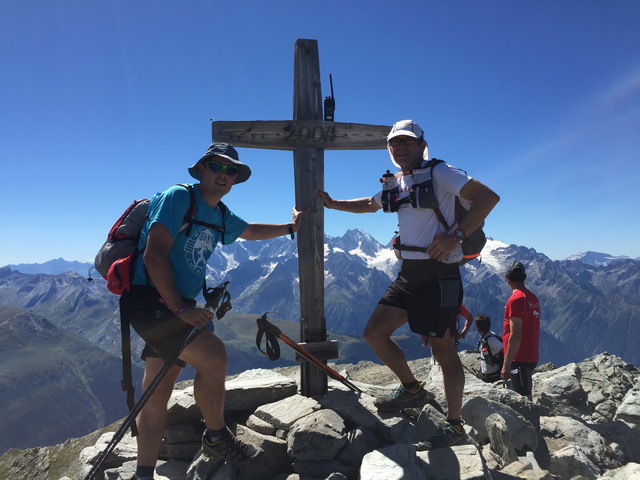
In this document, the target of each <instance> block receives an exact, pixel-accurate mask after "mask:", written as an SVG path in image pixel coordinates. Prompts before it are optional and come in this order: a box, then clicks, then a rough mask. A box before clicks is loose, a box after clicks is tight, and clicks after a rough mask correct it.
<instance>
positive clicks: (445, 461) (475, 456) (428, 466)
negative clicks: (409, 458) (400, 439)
mask: <svg viewBox="0 0 640 480" xmlns="http://www.w3.org/2000/svg"><path fill="white" fill-rule="evenodd" d="M417 456H418V466H419V467H420V470H421V471H422V474H423V476H424V477H423V478H429V479H448V478H464V479H466V480H481V479H490V478H491V475H490V473H489V470H488V469H487V467H486V465H485V463H484V461H483V459H482V455H481V454H480V451H479V450H478V448H477V447H475V446H474V445H456V446H454V447H451V448H438V449H436V450H430V451H426V452H418V453H417ZM380 478H384V477H380Z"/></svg>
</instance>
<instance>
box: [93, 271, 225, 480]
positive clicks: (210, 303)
mask: <svg viewBox="0 0 640 480" xmlns="http://www.w3.org/2000/svg"><path fill="white" fill-rule="evenodd" d="M228 284H229V282H223V283H221V284H220V285H218V286H217V287H216V288H211V289H207V288H206V283H205V287H203V295H204V297H205V300H206V302H207V303H206V305H205V308H207V309H209V310H211V311H212V312H213V311H215V314H214V316H217V318H218V320H219V319H221V318H222V317H223V316H224V314H225V313H227V311H228V310H229V309H231V297H230V295H229V293H228V292H227V285H228ZM220 300H222V302H223V303H222V305H220V307H219V308H218V304H219V303H220ZM216 309H217V310H216ZM197 334H198V329H197V328H196V327H191V328H190V329H189V331H188V332H187V334H186V335H185V337H184V339H183V340H182V342H180V344H179V345H178V346H177V347H176V348H175V349H174V351H173V352H172V353H171V355H170V356H169V357H167V359H166V360H165V362H164V364H163V365H162V368H161V369H160V371H159V372H158V374H157V375H156V376H155V377H154V379H153V380H152V381H151V383H150V384H149V386H148V387H147V389H146V390H145V391H144V393H143V394H142V396H141V397H140V399H139V400H138V402H137V403H136V404H135V405H134V406H133V407H132V408H131V410H130V411H129V414H128V415H127V416H126V417H125V419H124V420H123V422H122V425H120V428H118V430H117V431H116V433H115V434H114V435H113V438H112V439H111V441H110V442H109V444H108V445H107V446H106V448H105V449H104V451H103V452H102V453H101V454H100V456H99V457H98V459H97V460H96V463H94V464H93V467H92V468H91V470H90V471H89V473H88V474H87V476H86V477H85V478H84V480H93V478H94V477H95V475H96V473H98V470H99V469H100V467H101V466H102V464H103V463H104V461H105V460H106V458H107V456H108V455H109V454H110V453H111V452H112V451H113V449H114V448H116V446H117V445H118V443H120V440H122V437H124V434H125V433H126V432H127V429H128V428H129V427H130V426H131V425H132V424H133V422H135V419H136V417H137V416H138V414H139V413H140V411H141V410H142V409H143V408H144V406H145V405H146V403H147V402H148V401H149V398H151V395H153V392H155V390H156V388H158V385H160V382H161V381H162V379H163V378H164V377H165V376H166V375H167V373H168V372H169V370H171V367H173V365H174V364H175V363H176V360H178V357H180V354H181V353H182V351H183V350H184V349H185V348H186V347H187V345H189V343H190V342H191V340H193V338H194V337H195V336H196V335H197Z"/></svg>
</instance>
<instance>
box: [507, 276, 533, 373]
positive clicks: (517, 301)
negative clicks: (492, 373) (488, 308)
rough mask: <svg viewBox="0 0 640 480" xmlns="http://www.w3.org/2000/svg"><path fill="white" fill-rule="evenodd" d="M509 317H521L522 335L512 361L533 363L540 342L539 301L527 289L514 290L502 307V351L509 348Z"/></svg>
mask: <svg viewBox="0 0 640 480" xmlns="http://www.w3.org/2000/svg"><path fill="white" fill-rule="evenodd" d="M511 317H516V318H521V319H522V337H521V340H520V348H519V349H518V353H516V356H515V357H514V358H513V361H514V362H527V363H534V362H537V361H538V359H539V355H538V347H539V344H540V302H539V301H538V297H536V296H535V295H534V294H533V292H531V291H530V290H528V289H526V288H525V289H523V290H514V291H513V293H512V294H511V297H510V298H509V300H508V301H507V305H506V306H505V307H504V325H503V335H502V337H503V342H504V351H505V353H506V352H507V349H508V348H509V337H510V336H511V324H510V323H509V319H510V318H511Z"/></svg>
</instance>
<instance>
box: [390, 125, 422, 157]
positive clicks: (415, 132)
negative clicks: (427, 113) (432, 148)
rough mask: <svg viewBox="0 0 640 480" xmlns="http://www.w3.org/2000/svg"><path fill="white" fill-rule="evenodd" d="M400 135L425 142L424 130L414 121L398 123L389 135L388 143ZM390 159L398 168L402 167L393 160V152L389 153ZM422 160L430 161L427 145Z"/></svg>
mask: <svg viewBox="0 0 640 480" xmlns="http://www.w3.org/2000/svg"><path fill="white" fill-rule="evenodd" d="M400 135H404V136H405V137H413V138H418V139H419V138H422V139H423V140H424V138H423V137H424V132H423V131H422V128H420V125H418V124H417V123H416V122H414V121H413V120H400V121H399V122H396V123H395V124H394V125H393V127H392V128H391V131H390V132H389V135H387V142H388V141H389V140H391V139H392V138H393V137H399V136H400ZM425 142H426V140H425ZM389 157H390V158H391V163H393V164H394V165H395V166H396V167H398V168H400V165H398V164H397V163H396V161H395V160H394V159H393V155H391V152H389ZM422 158H424V159H425V160H429V146H428V145H425V147H424V151H423V152H422Z"/></svg>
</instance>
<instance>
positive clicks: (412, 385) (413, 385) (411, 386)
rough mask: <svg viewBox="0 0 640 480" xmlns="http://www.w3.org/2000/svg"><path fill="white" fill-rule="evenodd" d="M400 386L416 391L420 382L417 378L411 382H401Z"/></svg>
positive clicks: (412, 391)
mask: <svg viewBox="0 0 640 480" xmlns="http://www.w3.org/2000/svg"><path fill="white" fill-rule="evenodd" d="M402 386H403V387H404V388H406V389H407V390H409V392H411V393H416V392H417V391H418V389H419V387H420V382H419V381H418V380H414V381H413V382H409V383H403V384H402Z"/></svg>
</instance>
